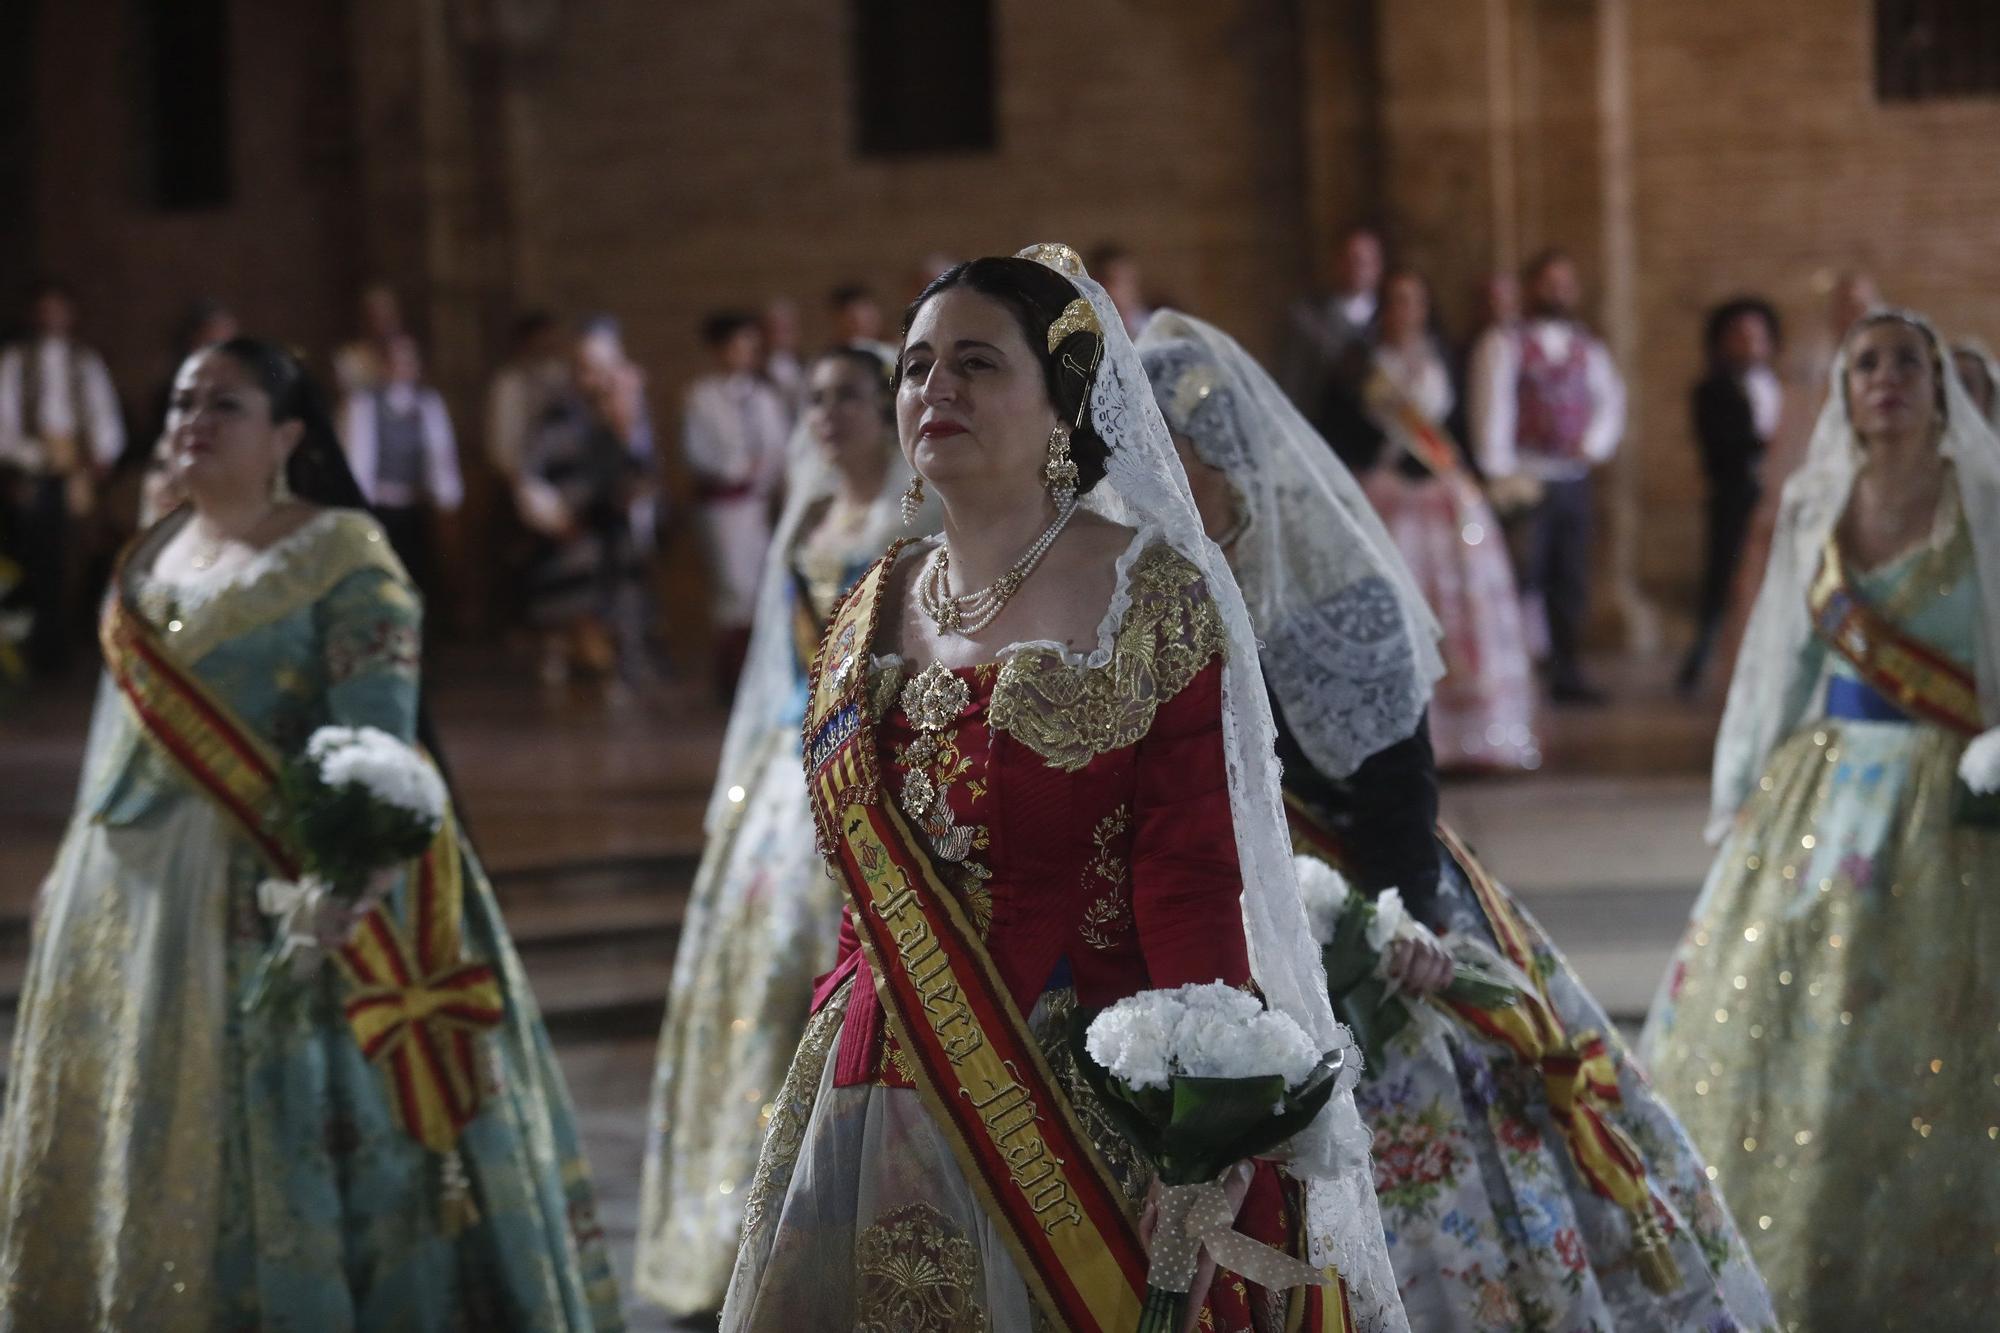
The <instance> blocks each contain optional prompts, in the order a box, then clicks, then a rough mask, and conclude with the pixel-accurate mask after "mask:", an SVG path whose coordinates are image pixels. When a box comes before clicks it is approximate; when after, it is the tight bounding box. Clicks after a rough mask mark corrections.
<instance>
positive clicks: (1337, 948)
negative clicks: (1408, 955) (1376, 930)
mask: <svg viewBox="0 0 2000 1333" xmlns="http://www.w3.org/2000/svg"><path fill="white" fill-rule="evenodd" d="M1373 911H1374V908H1373V907H1372V906H1371V905H1370V904H1369V902H1368V901H1367V899H1365V898H1363V897H1361V895H1359V894H1354V895H1351V896H1350V897H1349V898H1348V900H1347V905H1346V906H1345V907H1344V908H1342V909H1341V912H1340V916H1339V918H1338V919H1337V920H1336V921H1335V922H1334V928H1333V942H1332V943H1330V944H1327V945H1326V946H1324V947H1323V948H1322V949H1321V950H1320V960H1321V961H1322V962H1323V963H1324V964H1325V965H1326V988H1327V992H1328V994H1331V995H1339V994H1342V993H1343V992H1345V991H1347V990H1349V989H1351V988H1352V987H1354V986H1355V985H1357V984H1359V983H1360V982H1362V981H1364V980H1366V979H1367V978H1369V977H1371V976H1373V975H1374V973H1375V963H1376V960H1377V957H1378V955H1377V954H1376V952H1375V949H1374V947H1373V946H1372V945H1370V944H1369V943H1368V919H1369V916H1370V915H1371V914H1372V913H1373Z"/></svg>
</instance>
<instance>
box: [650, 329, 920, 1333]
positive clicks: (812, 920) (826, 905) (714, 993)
mask: <svg viewBox="0 0 2000 1333" xmlns="http://www.w3.org/2000/svg"><path fill="white" fill-rule="evenodd" d="M892 369H893V367H892V366H891V365H890V363H889V362H888V361H886V360H885V359H883V358H882V357H880V356H877V355H876V354H875V353H874V352H873V351H871V350H869V349H867V348H864V347H859V346H850V347H840V348H835V349H834V350H833V351H830V352H828V353H826V354H825V355H824V356H822V357H820V358H819V359H818V360H817V361H816V362H814V363H813V367H812V372H811V378H810V390H811V399H810V406H809V408H808V410H807V412H806V418H805V423H804V425H803V427H802V428H801V430H800V432H799V434H798V435H797V436H795V438H794V439H793V442H792V449H791V457H792V463H791V468H790V475H789V476H788V477H787V478H786V482H785V488H786V505H785V512H784V515H783V516H782V517H781V518H780V520H779V523H778V527H777V531H776V534H775V535H774V537H773V538H772V542H771V553H770V555H769V556H768V557H767V561H766V567H765V570H764V574H763V582H762V586H761V587H760V589H759V591H758V599H757V611H756V621H755V624H754V627H753V629H752V631H751V639H750V652H749V656H748V659H747V661H746V664H745V668H744V672H743V678H742V680H741V681H740V682H739V684H738V686H737V690H736V704H735V707H734V709H733V710H732V711H731V712H730V715H729V731H728V733H727V735H726V737H725V738H724V741H723V748H722V764H721V767H720V769H719V770H718V772H717V774H716V783H715V792H714V795H713V796H712V798H711V799H710V802H709V809H708V818H707V826H706V827H707V832H708V846H707V848H706V849H705V850H704V851H703V853H702V858H701V867H700V869H699V870H697V871H696V873H695V880H694V891H693V893H692V894H690V895H689V899H688V908H687V918H686V920H685V921H684V922H683V924H682V926H681V940H680V948H679V950H678V952H677V953H676V955H675V958H674V972H673V982H672V986H671V989H670V990H669V992H668V994H667V1014H666V1021H665V1022H664V1023H663V1024H662V1025H661V1027H660V1046H659V1059H658V1063H657V1064H656V1066H655V1068H654V1073H653V1093H652V1101H651V1105H650V1107H649V1112H648V1117H647V1126H646V1169H645V1177H644V1181H643V1183H642V1185H641V1189H640V1204H639V1238H638V1246H637V1260H636V1262H635V1264H634V1272H635V1283H636V1285H637V1287H638V1289H639V1294H640V1295H642V1296H644V1297H645V1298H646V1299H647V1300H650V1301H653V1302H655V1303H657V1304H659V1305H662V1306H664V1307H665V1308H666V1309H667V1310H668V1311H669V1312H671V1313H673V1314H676V1315H692V1314H697V1313H700V1312H703V1311H710V1310H719V1309H721V1308H722V1297H723V1294H724V1293H725V1292H726V1291H727V1290H728V1287H729V1273H730V1270H731V1268H733V1267H734V1266H735V1263H736V1246H737V1241H738V1239H739V1237H740V1236H741V1234H742V1230H743V1205H744V1202H745V1201H746V1200H747V1199H748V1198H749V1195H750V1188H749V1186H750V1178H751V1176H752V1174H754V1172H755V1171H756V1168H757V1153H758V1149H759V1148H761V1147H762V1146H763V1142H764V1131H765V1127H766V1126H767V1124H768V1123H769V1121H770V1118H771V1103H772V1102H773V1101H774V1100H775V1099H776V1097H777V1095H778V1088H779V1085H780V1084H782V1083H783V1082H784V1078H785V1070H786V1069H787V1068H789V1067H790V1065H791V1060H792V1053H793V1051H794V1050H796V1049H797V1047H798V1044H799V1035H800V1034H801V1033H802V1032H804V1031H805V1026H806V1019H807V1017H808V1016H809V1014H810V1012H811V1008H812V996H813V980H814V978H815V977H817V976H818V975H819V974H820V973H822V972H824V971H826V970H827V969H829V968H831V967H832V966H833V964H834V961H835V958H834V945H835V942H836V940H837V938H838V936H839V933H840V907H841V902H842V899H841V894H840V886H839V884H837V883H835V882H834V880H833V879H832V878H831V877H830V876H828V874H827V873H826V867H825V863H824V862H823V861H822V860H821V859H820V856H819V853H818V852H817V851H816V850H814V846H813V839H814V831H813V821H812V812H811V810H810V809H809V808H808V806H807V804H806V780H805V772H804V769H803V768H802V767H801V762H800V756H799V726H800V724H801V723H802V722H803V721H804V720H805V706H806V693H805V691H806V668H807V667H808V666H810V665H811V662H812V655H813V653H814V651H815V650H816V649H818V647H819V641H820V637H821V635H823V634H824V633H825V631H826V620H827V616H828V615H830V614H831V613H832V611H833V604H834V602H835V600H837V599H838V598H839V596H840V595H841V594H842V593H843V592H845V591H846V590H847V588H848V587H849V586H851V585H852V584H853V582H854V581H855V580H856V579H858V578H860V577H861V575H862V573H863V572H865V571H866V570H867V568H868V566H869V565H871V564H873V563H874V562H875V560H876V558H877V557H879V556H880V555H881V554H882V552H883V551H885V550H887V549H888V547H889V544H890V543H891V542H893V541H894V540H895V539H896V537H897V536H898V535H899V534H900V533H903V532H905V531H906V530H907V531H908V532H909V533H911V534H912V535H914V534H921V533H927V532H930V531H932V530H934V529H935V528H936V527H937V516H936V510H935V505H931V506H927V507H925V508H924V509H923V510H922V511H921V512H920V513H918V514H916V515H914V516H913V517H912V519H911V521H910V522H909V523H908V524H907V525H906V524H905V523H904V522H903V520H902V519H901V517H900V516H899V504H898V497H899V496H900V495H901V493H902V491H903V488H904V487H905V486H906V485H907V484H908V483H909V479H910V470H909V468H908V466H907V465H906V464H905V463H904V462H903V460H902V456H901V455H900V454H899V453H898V452H897V451H896V436H895V419H894V416H893V409H894V399H893V396H892V394H891V393H890V388H889V375H890V372H891V370H892Z"/></svg>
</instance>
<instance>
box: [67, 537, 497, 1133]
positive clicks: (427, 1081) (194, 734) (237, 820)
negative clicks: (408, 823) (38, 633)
mask: <svg viewBox="0 0 2000 1333" xmlns="http://www.w3.org/2000/svg"><path fill="white" fill-rule="evenodd" d="M121 573H122V571H121ZM114 586H116V587H122V586H123V580H122V577H121V578H119V580H118V581H117V582H116V583H115V584H114ZM99 637H100V640H101V642H102V644H103V647H104V660H105V663H106V666H107V667H108V668H109V670H110V672H111V677H112V680H113V681H114V682H115V683H116V685H117V686H118V690H119V692H120V694H121V695H123V697H124V699H125V702H126V703H127V704H128V705H129V706H130V707H131V709H132V713H133V716H134V717H135V718H136V719H137V720H138V722H139V725H140V728H141V731H142V732H143V734H144V735H145V737H146V739H147V740H148V741H149V742H150V743H152V744H153V745H154V746H155V747H156V748H157V749H158V750H159V751H160V752H161V753H162V754H163V755H165V756H166V758H167V759H168V760H169V761H170V762H172V763H173V765H174V766H175V767H176V768H178V769H179V770H180V771H181V773H182V774H183V775H185V776H186V777H187V779H188V780H189V782H190V783H192V784H193V786H194V788H195V790H197V791H199V792H201V793H202V794H203V795H204V796H206V797H208V798H209V799H210V800H211V801H213V802H214V803H215V805H216V806H217V808H219V809H220V810H221V811H222V812H223V813H224V814H225V815H227V816H228V817H229V819H230V820H231V821H232V822H233V823H234V824H235V826H236V828H237V831H238V832H240V833H241V834H242V835H243V836H244V837H245V838H246V839H247V840H248V841H249V842H250V843H251V845H252V846H254V847H255V848H256V849H257V851H258V852H259V853H260V854H261V855H262V856H263V858H264V860H265V861H266V863H267V864H269V865H270V867H271V868H272V870H274V871H275V872H277V874H279V875H281V876H283V877H284V878H286V879H296V878H298V876H299V873H300V869H301V857H300V855H299V852H298V849H297V848H295V847H292V846H290V845H288V843H287V842H286V840H285V838H284V835H283V833H282V831H281V829H280V825H279V822H278V819H277V813H278V805H279V797H278V773H279V769H280V766H281V763H282V760H281V759H280V757H279V755H278V754H277V752H276V751H275V750H273V749H272V748H271V746H269V745H268V744H267V743H266V742H265V741H264V740H263V738H262V737H260V736H258V735H257V734H256V733H255V732H253V731H252V730H251V729H250V728H249V727H247V726H245V725H244V724H243V723H242V722H241V721H240V720H239V719H238V718H237V717H236V716H235V715H234V714H233V713H232V712H230V710H229V708H228V706H227V705H226V704H224V703H223V702H222V700H221V699H219V698H218V697H216V695H215V694H214V693H212V692H211V691H210V690H209V689H208V688H207V686H205V685H204V684H203V683H202V682H201V681H200V680H199V679H198V678H197V677H196V676H195V674H194V673H193V672H192V671H190V670H188V669H186V668H185V667H184V666H183V665H182V664H181V663H180V662H178V661H177V660H176V659H175V657H174V655H173V653H172V652H171V651H169V649H168V648H167V646H166V644H165V643H164V642H163V641H162V640H161V638H160V637H159V635H157V634H156V633H155V632H154V631H153V629H152V627H151V626H150V625H149V624H147V622H146V620H145V618H144V617H143V616H141V615H140V614H139V613H138V612H137V611H135V610H133V609H132V608H130V607H128V606H127V605H125V603H124V601H123V600H122V599H121V598H120V597H117V596H114V597H112V598H110V599H109V600H108V601H107V603H106V607H105V614H104V618H103V621H102V623H101V625H100V632H99ZM463 892H464V863H463V859H462V854H461V852H460V849H459V843H458V831H457V828H456V826H455V825H454V823H453V821H452V820H451V819H450V818H449V816H447V818H446V819H445V822H444V825H443V826H442V827H441V828H440V829H439V830H438V834H437V837H436V838H434V839H433V840H432V842H431V845H430V847H429V849H428V850H426V851H425V852H424V854H423V856H422V857H420V858H418V860H417V861H416V863H415V865H414V867H413V872H412V874H411V877H410V883H409V886H408V889H407V891H406V893H405V897H406V900H407V911H406V916H407V918H408V919H407V921H405V922H398V921H397V920H396V918H395V917H394V916H393V915H392V913H391V909H390V907H389V905H388V904H386V903H384V904H383V905H381V906H378V907H376V908H375V909H374V910H373V911H372V912H370V913H369V914H368V916H367V917H366V918H364V919H363V920H362V922H361V924H360V925H359V926H358V927H357V928H356V930H355V933H354V936H353V938H352V940H351V941H350V942H349V943H348V944H347V946H346V947H345V948H343V949H341V950H340V951H339V952H338V953H337V954H336V955H335V958H336V960H337V962H338V965H339V967H340V970H341V972H342V975H343V976H344V977H345V979H346V981H347V983H348V996H347V1000H346V1002H345V1006H344V1010H345V1015H346V1018H347V1022H348V1026H349V1028H350V1029H351V1030H352V1031H353V1033H354V1038H355V1041H356V1042H357V1043H359V1045H360V1046H361V1049H362V1051H363V1053H364V1054H365V1055H366V1056H367V1057H368V1058H369V1059H370V1060H371V1061H373V1062H374V1063H376V1064H377V1065H379V1066H381V1067H382V1070H383V1073H384V1076H385V1077H386V1078H387V1079H388V1080H389V1084H390V1086H391V1088H392V1090H393V1092H394V1098H393V1101H394V1105H395V1110H396V1114H397V1117H398V1119H399V1120H400V1121H401V1122H402V1126H403V1129H404V1131H405V1132H407V1133H408V1134H409V1135H410V1137H412V1138H414V1139H416V1140H417V1141H418V1142H420V1143H422V1144H423V1145H424V1146H425V1147H427V1148H429V1149H431V1150H432V1151H434V1152H439V1153H446V1152H450V1151H451V1150H452V1149H453V1147H454V1146H455V1145H456V1143H457V1141H458V1133H459V1131H460V1130H461V1129H463V1128H464V1127H465V1125H466V1124H468V1123H469V1122H470V1121H471V1120H472V1118H473V1117H474V1116H475V1115H477V1114H478V1110H479V1095H480V1089H479V1076H478V1062H477V1059H476V1055H475V1047H474V1038H475V1037H476V1035H477V1034H478V1033H479V1032H481V1031H483V1030H484V1029H486V1028H490V1027H494V1026H496V1025H498V1024H499V1022H500V1021H501V1018H502V1002H501V994H500V982H499V978H498V976H497V975H496V973H495V972H494V970H493V968H492V967H491V966H489V965H487V964H484V963H471V962H468V961H466V960H465V959H464V958H463V957H462V949H461V939H460V931H461V926H462V913H461V907H462V903H463Z"/></svg>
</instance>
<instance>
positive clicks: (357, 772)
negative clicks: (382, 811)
mask: <svg viewBox="0 0 2000 1333" xmlns="http://www.w3.org/2000/svg"><path fill="white" fill-rule="evenodd" d="M306 756H307V758H309V759H310V760H312V761H313V763H315V764H317V765H318V767H319V775H320V780H321V781H322V782H324V783H325V784H326V785H327V786H329V787H334V788H339V787H346V786H358V787H361V788H363V789H364V790H366V791H367V792H368V793H369V795H371V796H373V797H374V798H375V799H376V800H378V801H380V802H382V803H383V804H384V805H390V806H394V807H395V808H397V809H399V810H407V811H409V812H410V813H411V814H413V815H415V816H417V817H418V818H419V819H421V820H423V821H424V822H426V823H428V824H431V825H436V824H437V823H439V822H440V821H441V820H443V818H444V810H445V790H444V780H443V779H442V778H440V777H439V776H438V773H437V770H436V769H435V768H433V767H432V766H431V765H430V763H429V762H428V761H426V760H425V759H424V757H423V755H422V754H420V753H418V751H417V750H416V748H415V747H413V746H410V745H407V744H405V743H404V742H403V741H400V740H398V739H397V738H396V737H394V736H392V735H390V734H389V733H388V732H386V731H383V730H382V729H381V728H379V727H321V728H320V729H319V730H318V731H316V732H314V733H313V735H312V739H311V740H310V741H308V742H307V743H306Z"/></svg>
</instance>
